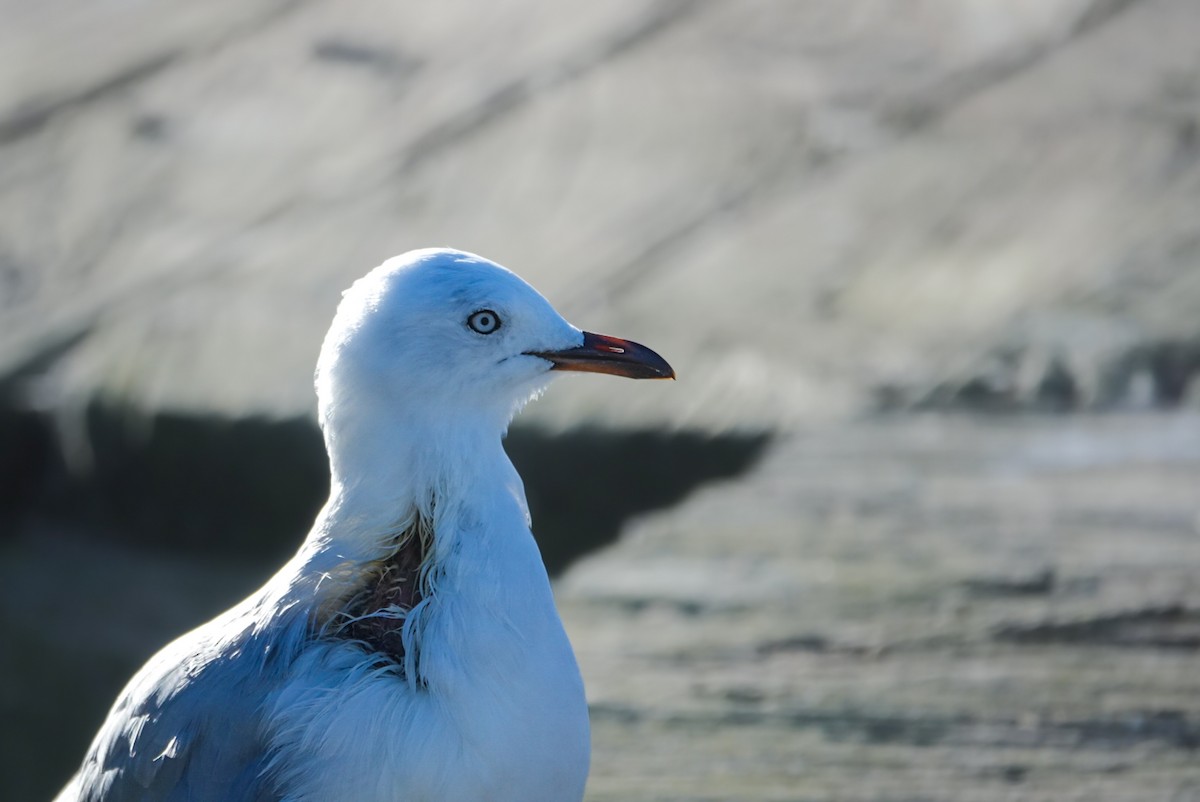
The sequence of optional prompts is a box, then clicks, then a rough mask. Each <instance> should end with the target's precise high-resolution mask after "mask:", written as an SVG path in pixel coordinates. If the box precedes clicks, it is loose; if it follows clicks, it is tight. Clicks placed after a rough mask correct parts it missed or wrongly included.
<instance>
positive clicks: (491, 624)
mask: <svg viewBox="0 0 1200 802" xmlns="http://www.w3.org/2000/svg"><path fill="white" fill-rule="evenodd" d="M553 369H559V370H584V371H592V372H605V373H613V374H617V375H623V376H629V377H632V378H669V377H673V373H672V372H671V369H670V367H669V366H668V365H667V364H666V362H664V361H663V360H662V359H661V357H658V356H657V355H656V354H654V353H653V352H652V351H650V350H649V349H646V348H644V347H642V346H639V345H637V344H636V343H631V342H628V341H625V340H618V339H616V338H610V337H604V336H602V335H593V334H589V333H586V332H581V331H580V330H579V329H576V328H575V327H573V326H571V325H570V324H569V323H567V322H566V321H565V320H563V319H562V317H561V316H559V315H558V313H557V312H555V311H554V309H553V308H552V307H551V306H550V304H549V303H548V302H547V301H546V300H545V299H544V298H542V296H540V295H539V294H538V293H537V292H536V291H535V290H533V288H531V287H530V286H529V285H528V284H526V283H525V282H523V281H522V280H521V279H520V278H518V277H517V276H515V275H514V274H512V273H510V272H508V271H507V270H505V269H504V268H502V267H499V266H498V265H495V264H493V263H491V262H489V261H487V260H485V259H481V258H480V257H477V256H473V255H471V254H467V253H463V252H461V251H451V250H425V251H414V252H411V253H408V254H405V255H403V256H400V257H397V258H395V259H393V260H390V261H388V262H386V263H384V264H383V265H381V266H380V267H378V268H376V269H375V270H373V271H372V272H371V273H369V274H368V275H367V276H365V277H364V278H362V279H360V280H359V281H358V282H357V283H356V284H355V285H354V286H353V287H352V288H351V289H350V290H348V291H347V292H346V293H345V297H344V299H343V301H342V303H341V305H340V306H339V308H338V313H337V315H336V317H335V319H334V322H333V326H332V327H331V329H330V331H329V334H328V336H327V338H326V340H325V344H324V346H323V348H322V350H321V355H320V359H319V362H318V370H317V395H318V399H319V415H320V423H321V427H322V431H323V432H324V435H325V442H326V447H327V449H328V451H329V458H330V468H331V479H332V481H331V492H330V497H329V501H328V502H327V503H326V505H325V507H324V508H323V509H322V511H321V513H320V515H319V517H318V518H317V521H316V523H315V524H314V526H313V528H312V531H311V532H310V533H309V534H308V537H307V538H306V540H305V542H304V545H303V546H302V547H301V549H300V551H299V553H298V554H297V555H296V556H295V557H294V558H293V559H292V560H291V561H290V562H288V563H287V565H285V566H284V567H283V568H282V569H281V570H280V571H279V573H278V574H276V575H275V576H274V577H273V578H272V579H271V580H270V581H269V582H268V583H267V585H266V586H264V587H263V588H262V589H261V590H259V591H258V592H257V593H255V594H254V595H252V596H251V597H250V598H249V599H247V600H246V601H244V602H242V603H241V604H240V605H238V606H237V607H235V608H233V609H232V610H230V611H228V612H226V613H225V614H223V615H221V616H219V617H218V618H216V619H214V620H213V621H211V622H209V623H208V624H205V625H204V626H202V627H200V628H198V629H196V630H194V631H192V632H190V633H188V634H187V635H184V636H183V637H181V638H179V639H178V640H176V641H175V642H174V643H172V644H170V645H168V646H167V647H166V648H164V649H163V650H162V651H161V652H159V653H158V654H157V655H155V656H154V657H153V658H152V659H151V660H150V661H149V662H148V663H147V664H146V665H145V666H144V667H143V668H142V669H141V670H140V671H139V672H138V674H137V675H135V676H134V678H133V679H132V680H131V681H130V683H129V685H128V686H127V687H126V688H125V690H124V691H123V692H122V694H121V696H120V697H119V698H118V700H117V702H116V704H115V706H114V707H113V709H112V711H111V712H110V714H109V716H108V719H107V720H106V721H105V723H104V725H103V726H102V727H101V729H100V731H99V733H98V734H97V736H96V738H95V741H94V742H93V744H92V746H91V748H90V749H89V751H88V753H87V755H86V757H85V759H84V762H83V765H82V767H81V768H80V770H79V772H78V773H77V774H76V776H75V777H74V778H72V780H71V782H70V783H68V785H67V787H66V788H64V789H63V791H62V793H61V794H60V796H59V800H60V802H74V801H75V800H80V801H82V800H88V801H89V802H92V801H98V800H105V802H116V801H117V800H121V801H122V802H124V801H125V800H140V801H143V802H150V801H151V800H153V801H154V802H159V801H161V800H297V801H299V800H312V801H313V802H316V800H321V801H322V802H327V801H328V800H353V802H374V801H375V800H380V801H382V800H388V802H450V801H453V800H462V801H463V802H466V801H467V800H470V801H471V802H479V800H495V801H496V802H502V801H504V800H512V802H518V801H519V802H569V801H570V800H579V799H581V798H582V796H583V789H584V784H585V781H586V778H587V771H588V760H589V736H588V716H587V705H586V700H585V698H584V690H583V683H582V680H581V678H580V675H579V670H578V668H577V666H576V663H575V658H574V654H573V652H572V650H571V646H570V643H569V642H568V640H567V637H566V634H565V632H564V631H563V627H562V623H561V622H560V620H559V617H558V614H557V611H556V609H555V607H554V601H553V597H552V596H551V592H550V583H549V580H548V579H547V576H546V571H545V569H544V567H543V564H542V561H541V557H540V554H539V553H538V550H537V546H536V544H535V542H534V540H533V537H532V535H531V533H530V529H529V518H528V511H527V508H526V503H525V495H524V490H523V488H522V485H521V480H520V477H519V476H518V475H517V473H516V471H515V470H514V469H513V467H512V465H511V463H510V462H509V461H508V458H507V457H506V455H505V453H504V450H503V448H502V447H501V438H502V436H503V434H504V431H505V429H506V428H507V426H508V423H509V421H510V420H511V418H512V416H513V415H514V414H515V413H516V412H517V411H518V410H519V409H520V407H521V406H522V405H523V404H524V403H525V402H526V401H527V400H528V399H530V398H531V397H532V396H534V395H535V394H537V393H538V392H539V391H540V390H541V389H542V388H543V387H544V386H545V385H546V383H547V382H548V380H549V378H550V376H551V373H550V371H551V370H553Z"/></svg>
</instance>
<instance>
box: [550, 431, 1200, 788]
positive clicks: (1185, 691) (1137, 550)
mask: <svg viewBox="0 0 1200 802" xmlns="http://www.w3.org/2000/svg"><path fill="white" fill-rule="evenodd" d="M1198 486H1200V420H1198V419H1197V417H1196V416H1195V415H1175V416H1166V415H1164V416H1158V417H1141V418H1138V417H1129V416H1113V417H1100V418H1096V417H1090V416H1081V417H1079V418H1066V419H1063V418H1058V419H1054V418H1043V419H1041V420H1038V421H1031V420H1029V419H1024V420H1021V419H1008V420H1004V419H991V420H986V421H983V422H980V421H978V420H975V421H972V420H970V419H963V418H953V417H945V416H939V417H934V416H930V417H918V418H898V419H893V420H890V421H884V422H878V423H872V424H859V425H857V426H855V427H852V428H844V429H838V428H827V429H825V430H823V431H820V432H813V433H810V434H808V435H804V436H800V437H795V438H791V439H788V440H785V441H782V442H780V443H778V444H777V445H776V447H775V448H774V449H773V450H772V452H771V453H770V454H768V455H767V457H766V458H765V459H764V460H763V462H762V464H761V465H760V466H759V467H758V468H757V469H756V470H755V471H754V472H753V473H752V474H751V475H749V476H747V477H746V479H745V480H742V481H738V482H734V483H727V484H725V485H723V486H713V487H711V488H709V489H706V490H704V491H701V492H699V493H697V494H696V495H694V496H693V497H692V498H691V499H689V500H688V501H687V502H685V503H684V504H683V505H681V506H680V507H678V508H676V509H673V510H670V511H669V512H666V513H663V514H657V515H653V516H649V517H647V518H645V519H644V520H643V521H641V522H640V523H639V524H637V525H635V526H633V527H631V528H630V530H629V531H628V532H627V533H626V536H625V537H624V538H623V539H622V540H621V541H620V542H619V544H618V545H616V546H615V547H613V548H612V549H610V550H608V551H606V552H602V553H599V554H597V555H595V556H593V557H591V558H589V559H587V560H585V561H583V562H581V563H579V564H578V565H577V566H576V567H575V568H573V569H572V570H570V571H568V573H567V575H566V576H565V577H564V578H563V580H562V581H561V582H560V584H559V588H558V597H559V602H560V606H561V607H562V609H563V611H564V614H565V617H566V621H567V624H568V628H569V629H570V630H571V631H572V632H573V633H576V635H575V645H576V649H577V651H578V653H579V659H580V664H581V666H582V667H583V672H584V677H585V679H586V681H587V682H588V694H589V698H590V700H591V703H592V709H593V721H594V737H595V743H596V755H597V758H596V766H595V769H594V771H593V777H592V782H591V785H590V796H589V799H593V800H596V802H599V800H620V799H634V798H637V799H662V800H668V799H669V800H683V799H689V800H691V799H695V800H714V801H715V800H729V799H738V800H764V801H765V800H781V799H803V800H822V799H845V800H856V801H857V800H863V802H866V801H867V800H885V799H887V800H890V799H912V800H917V799H920V800H938V801H939V802H941V801H942V800H944V801H945V802H965V801H966V800H1002V799H1023V800H1025V799H1028V800H1047V802H1049V800H1061V799H1081V800H1082V799H1088V800H1112V802H1117V801H1118V800H1120V801H1121V802H1130V801H1131V800H1146V802H1150V800H1160V799H1194V798H1196V793H1197V790H1198V789H1200V766H1198V765H1197V762H1196V759H1195V750H1196V749H1197V747H1198V746H1200V675H1198V674H1197V672H1196V670H1195V662H1196V657H1197V650H1200V585H1198V584H1197V582H1196V579H1195V576H1196V566H1197V565H1200V537H1197V534H1198V532H1200V501H1198V500H1197V493H1196V488H1197V487H1198Z"/></svg>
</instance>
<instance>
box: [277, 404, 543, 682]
mask: <svg viewBox="0 0 1200 802" xmlns="http://www.w3.org/2000/svg"><path fill="white" fill-rule="evenodd" d="M372 417H374V416H362V417H361V418H358V419H356V421H352V422H349V423H347V422H345V421H340V422H339V424H341V425H338V426H337V427H336V428H334V427H329V428H327V430H326V432H327V433H326V441H327V446H328V449H329V453H330V468H331V483H330V484H331V490H330V497H329V501H328V502H327V504H326V505H325V507H324V509H323V510H322V511H321V514H320V516H319V517H318V519H317V521H316V524H315V525H314V526H313V529H312V531H311V532H310V533H309V535H308V538H307V540H306V541H305V543H304V545H303V546H302V548H301V549H300V552H299V553H298V554H297V555H296V557H295V558H294V559H293V560H292V562H291V563H289V565H288V567H287V568H285V569H284V572H283V573H282V574H281V576H280V577H279V579H280V580H282V581H281V583H280V584H277V585H276V588H277V590H279V591H280V592H281V593H282V595H283V599H281V602H282V603H281V604H279V605H278V607H279V608H281V609H287V608H290V609H295V610H297V611H299V610H300V609H305V608H307V610H308V613H309V615H310V616H311V617H312V619H313V620H314V622H315V623H316V624H317V625H318V626H319V625H321V624H322V623H324V621H325V620H327V619H328V617H329V616H331V615H332V614H333V613H334V612H335V611H336V609H337V607H338V605H340V603H341V602H343V601H344V600H345V599H346V598H347V596H348V595H349V594H351V593H352V592H353V591H354V590H355V589H356V588H357V587H358V586H359V584H360V583H361V577H362V572H363V571H364V570H368V567H369V566H370V564H371V563H373V562H375V561H377V560H380V559H384V558H386V557H387V556H389V554H390V553H391V551H392V550H393V549H394V548H395V536H396V535H397V534H398V533H400V532H402V531H404V530H405V529H406V528H407V527H408V526H409V525H411V524H412V523H413V521H414V520H415V518H416V516H420V517H421V518H423V519H424V520H425V521H427V522H430V523H432V527H433V545H432V548H433V552H432V555H431V559H432V569H431V572H430V577H431V583H432V584H431V587H432V588H433V592H434V593H436V594H437V595H438V598H439V604H438V605H436V608H437V610H438V611H440V612H441V613H444V614H446V615H449V616H451V617H453V616H457V615H459V614H460V613H463V612H464V611H465V610H466V609H468V608H469V609H470V613H471V620H488V619H490V620H493V621H505V622H512V621H514V620H521V626H522V628H523V629H528V628H530V627H535V626H542V625H545V624H549V623H552V625H553V626H554V627H559V626H561V625H560V624H559V623H558V618H557V613H556V612H555V611H554V607H553V599H552V597H551V595H550V588H549V582H548V579H547V577H546V573H545V567H544V565H543V563H542V560H541V555H540V553H539V552H538V550H537V546H536V544H535V543H534V541H533V537H532V535H531V534H530V531H529V520H528V510H527V507H526V502H525V494H524V489H523V486H522V484H521V479H520V476H519V475H518V474H517V472H516V470H515V469H514V468H513V466H512V463H511V462H510V461H509V459H508V456H507V455H506V454H505V452H504V448H503V446H502V444H501V436H500V432H501V430H500V429H499V428H498V427H497V425H496V424H495V422H494V421H488V420H480V419H478V418H477V419H475V420H471V419H470V418H469V417H463V416H457V417H456V419H455V420H454V421H453V424H450V423H449V422H448V418H449V416H439V419H440V421H442V422H440V423H439V422H438V421H418V420H415V419H412V418H409V419H407V420H405V421H401V422H397V423H396V424H395V425H394V428H393V429H392V430H391V431H380V430H379V428H378V427H377V426H368V425H365V424H362V423H359V421H363V420H370V419H371V418H372ZM375 420H379V418H378V417H375ZM273 584H275V583H273ZM464 614H465V613H464ZM547 616H549V618H547ZM523 617H525V618H524V620H522V619H523ZM528 617H531V618H532V619H536V620H529V618H528ZM543 619H546V620H543ZM423 623H424V626H425V627H426V628H428V627H434V628H436V627H438V626H440V625H442V624H445V623H447V622H446V621H439V620H437V619H436V618H435V617H427V620H425V621H424V622H423ZM481 648H484V646H483V645H481ZM460 657H461V656H460ZM421 659H422V674H424V675H428V674H429V672H430V671H433V672H436V669H437V663H438V656H437V654H436V653H430V652H428V651H426V652H425V653H424V654H423V655H422V658H421ZM483 661H484V662H486V658H483Z"/></svg>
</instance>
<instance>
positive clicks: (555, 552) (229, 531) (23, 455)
mask: <svg viewBox="0 0 1200 802" xmlns="http://www.w3.org/2000/svg"><path fill="white" fill-rule="evenodd" d="M84 415H85V420H84V423H85V425H84V429H85V431H86V438H85V439H86V441H87V444H86V445H87V448H86V450H87V454H86V464H88V465H90V468H89V469H88V470H86V471H73V470H70V469H68V467H67V465H68V462H73V461H69V460H67V459H65V458H64V456H63V454H62V453H60V447H59V441H58V438H57V437H56V436H55V434H54V432H55V427H54V424H53V422H52V421H51V420H50V419H48V418H47V417H44V416H42V415H39V414H37V413H29V412H22V413H9V414H8V416H7V417H4V418H2V419H0V438H2V439H0V443H2V444H3V445H4V446H5V448H4V451H3V454H4V458H3V460H0V475H2V476H3V477H5V478H7V479H8V481H6V482H5V490H4V493H3V494H2V495H0V516H2V518H3V520H6V521H8V522H9V526H8V528H9V530H10V531H15V529H16V528H17V524H16V522H18V521H19V519H20V518H22V517H23V516H36V517H37V518H38V519H39V520H42V521H50V522H54V521H58V522H61V523H63V524H67V525H70V526H71V527H74V528H82V529H85V530H87V531H93V532H97V533H100V532H103V533H104V535H103V537H106V538H111V539H114V540H116V541H119V542H121V543H123V544H126V545H133V546H138V547H148V548H154V549H159V550H163V549H165V550H169V551H173V552H179V553H185V554H186V553H192V554H206V555H219V556H227V557H232V558H236V559H241V560H245V561H249V562H253V563H261V564H263V565H267V564H276V563H278V562H280V561H282V560H283V559H285V558H286V557H287V556H288V555H290V554H291V553H292V552H294V551H295V549H296V547H297V546H298V545H299V543H300V541H301V539H302V538H303V536H304V534H305V533H306V532H307V531H308V528H309V526H310V525H311V523H312V521H313V518H314V517H315V515H316V513H317V511H318V510H319V509H320V506H321V504H322V503H323V502H324V500H325V496H326V494H327V492H328V487H329V478H328V468H327V464H326V457H325V448H324V443H323V442H322V439H321V435H320V432H319V430H318V429H317V427H316V425H315V424H314V423H313V422H312V421H310V420H309V419H307V418H297V419H291V420H267V419H260V418H249V419H241V420H226V419H222V418H218V417H205V416H189V415H178V414H167V413H160V414H157V415H154V416H153V417H149V418H145V417H138V416H136V415H135V414H134V413H130V412H127V411H123V410H119V409H114V408H110V407H105V406H100V405H93V406H92V407H90V408H89V409H88V410H87V411H86V412H85V413H84ZM766 442H767V437H766V436H765V435H752V436H751V435H725V436H716V437H714V436H708V435H703V434H698V433H695V432H658V431H633V432H625V431H620V432H618V431H608V430H602V429H582V430H576V431H568V432H564V433H558V434H551V433H549V432H545V431H542V430H540V429H536V428H530V427H520V426H517V427H514V429H513V430H512V432H511V433H510V435H509V437H508V439H507V441H506V448H507V450H508V452H509V454H510V455H511V458H512V460H513V462H514V464H515V465H516V466H517V469H518V471H519V472H520V473H521V475H522V477H523V479H524V482H525V489H526V493H527V495H528V498H529V504H530V511H531V514H532V517H533V520H534V532H535V534H536V536H537V539H538V543H539V545H540V546H541V549H542V554H543V557H544V558H545V561H546V565H547V568H548V569H549V570H550V572H551V573H558V572H559V571H561V570H562V569H564V568H565V567H566V566H567V565H569V564H570V563H571V562H572V561H573V560H575V559H577V558H579V557H580V556H582V555H584V554H586V553H587V552H589V551H591V550H593V549H596V548H599V547H601V546H603V545H606V544H608V543H610V542H612V541H613V540H614V539H615V538H616V536H617V533H618V532H619V530H620V528H621V525H622V524H623V523H624V522H625V521H626V520H628V519H629V517H630V516H633V515H637V514H639V513H642V512H646V511H648V510H652V509H656V508H660V507H664V506H667V505H670V504H673V503H675V502H677V501H678V500H680V499H681V498H683V497H684V496H685V495H686V494H687V493H688V492H689V491H690V490H692V489H693V488H694V487H696V486H697V485H699V484H701V483H703V482H705V481H708V480H710V479H716V478H721V477H727V476H733V475H736V474H738V473H740V472H742V471H744V470H745V469H746V468H748V467H749V466H750V465H751V464H752V463H753V462H754V460H755V458H756V457H757V456H758V455H759V454H760V453H761V452H762V449H763V447H764V446H765V444H766ZM100 536H101V535H99V534H97V537H100Z"/></svg>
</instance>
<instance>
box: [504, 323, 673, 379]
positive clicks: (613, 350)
mask: <svg viewBox="0 0 1200 802" xmlns="http://www.w3.org/2000/svg"><path fill="white" fill-rule="evenodd" d="M527 353H528V354H529V355H530V356H536V357H541V358H542V359H545V360H548V361H550V362H552V363H554V367H553V368H551V370H577V371H582V372H584V373H611V374H612V375H614V376H625V377H626V378H629V379H674V378H675V371H674V370H673V369H672V368H671V366H670V365H668V364H667V360H665V359H663V358H662V357H661V356H659V355H658V354H656V353H654V352H653V351H651V350H650V349H649V348H647V347H646V346H644V345H639V344H638V343H635V342H631V341H630V340H622V339H620V338H619V337H609V336H608V335H605V334H593V333H592V332H590V331H585V332H584V333H583V345H579V346H576V347H575V348H567V349H565V350H563V351H529V352H527Z"/></svg>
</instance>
